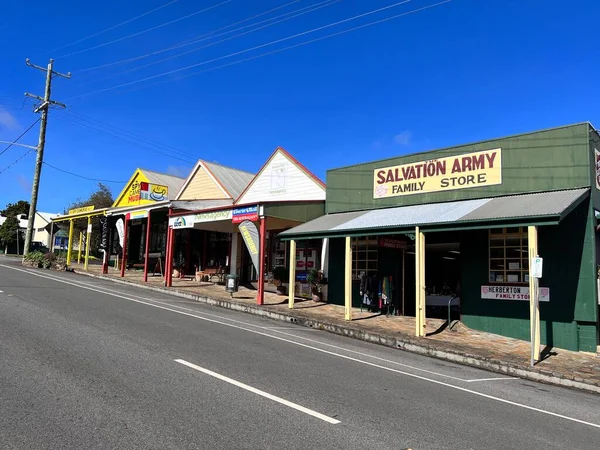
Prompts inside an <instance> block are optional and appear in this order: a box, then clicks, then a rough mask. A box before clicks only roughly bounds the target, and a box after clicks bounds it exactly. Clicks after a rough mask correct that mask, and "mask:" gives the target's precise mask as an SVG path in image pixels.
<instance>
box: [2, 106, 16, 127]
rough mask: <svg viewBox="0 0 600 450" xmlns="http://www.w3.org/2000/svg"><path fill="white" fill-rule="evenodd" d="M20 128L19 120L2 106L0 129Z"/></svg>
mask: <svg viewBox="0 0 600 450" xmlns="http://www.w3.org/2000/svg"><path fill="white" fill-rule="evenodd" d="M18 128H19V122H18V121H17V119H16V118H15V116H13V115H12V114H11V113H9V112H8V111H7V110H5V109H4V108H3V107H2V106H0V129H5V130H10V131H12V130H16V129H18Z"/></svg>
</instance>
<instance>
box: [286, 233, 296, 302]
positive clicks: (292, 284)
mask: <svg viewBox="0 0 600 450" xmlns="http://www.w3.org/2000/svg"><path fill="white" fill-rule="evenodd" d="M288 289H289V290H290V292H289V300H288V306H289V308H290V309H294V299H295V297H296V241H295V240H293V239H292V240H291V241H290V277H289V287H288Z"/></svg>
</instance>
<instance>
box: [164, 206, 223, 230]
mask: <svg viewBox="0 0 600 450" xmlns="http://www.w3.org/2000/svg"><path fill="white" fill-rule="evenodd" d="M219 220H231V210H230V209H229V210H225V211H207V212H203V213H198V214H188V215H185V216H178V217H170V218H169V226H170V227H171V228H176V229H180V228H194V224H196V223H206V222H218V221H219Z"/></svg>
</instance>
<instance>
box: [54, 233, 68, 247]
mask: <svg viewBox="0 0 600 450" xmlns="http://www.w3.org/2000/svg"><path fill="white" fill-rule="evenodd" d="M68 246H69V238H68V237H61V236H55V237H54V248H55V249H56V248H57V249H59V250H66V249H67V247H68Z"/></svg>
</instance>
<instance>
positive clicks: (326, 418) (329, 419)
mask: <svg viewBox="0 0 600 450" xmlns="http://www.w3.org/2000/svg"><path fill="white" fill-rule="evenodd" d="M175 362H177V363H179V364H183V365H184V366H187V367H190V368H192V369H195V370H197V371H199V372H202V373H204V374H206V375H210V376H211V377H214V378H217V379H219V380H221V381H225V382H226V383H229V384H232V385H234V386H237V387H239V388H242V389H245V390H247V391H250V392H252V393H254V394H256V395H260V396H261V397H265V398H268V399H269V400H273V401H274V402H277V403H281V404H282V405H285V406H288V407H290V408H292V409H295V410H297V411H300V412H303V413H304V414H308V415H309V416H313V417H316V418H317V419H321V420H323V421H325V422H328V423H331V424H333V425H336V424H338V423H340V421H339V420H337V419H334V418H333V417H329V416H326V415H325V414H321V413H319V412H317V411H314V410H312V409H309V408H305V407H304V406H300V405H298V404H297V403H293V402H290V401H288V400H285V399H283V398H281V397H277V396H276V395H273V394H269V393H268V392H265V391H261V390H260V389H256V388H255V387H252V386H248V385H247V384H244V383H242V382H240V381H237V380H234V379H233V378H229V377H226V376H225V375H221V374H219V373H217V372H213V371H212V370H208V369H205V368H204V367H200V366H197V365H196V364H192V363H190V362H187V361H185V360H183V359H176V360H175Z"/></svg>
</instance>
